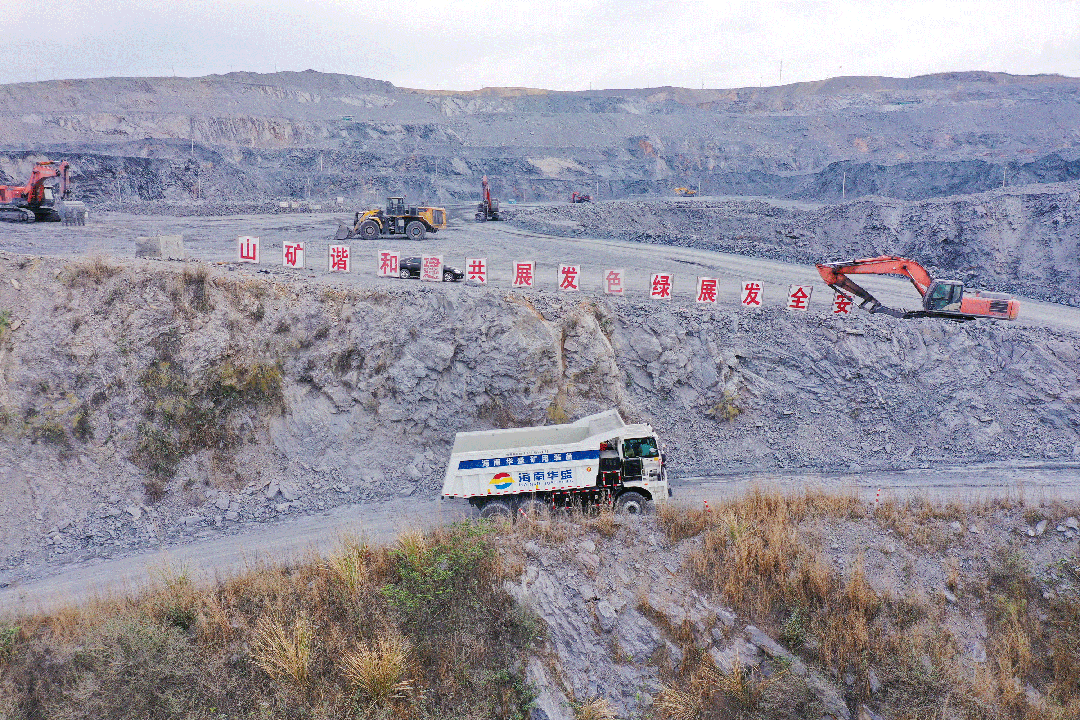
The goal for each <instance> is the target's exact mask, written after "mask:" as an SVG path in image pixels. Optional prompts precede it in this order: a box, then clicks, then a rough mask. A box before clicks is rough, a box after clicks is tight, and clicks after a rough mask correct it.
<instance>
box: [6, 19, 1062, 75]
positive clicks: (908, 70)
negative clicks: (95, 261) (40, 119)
mask: <svg viewBox="0 0 1080 720" xmlns="http://www.w3.org/2000/svg"><path fill="white" fill-rule="evenodd" d="M0 37H3V38H4V48H3V62H2V64H0V83H10V82H22V81H33V80H53V79H60V78H82V77H103V76H116V75H122V76H148V75H149V76H156V75H183V76H198V75H208V74H211V73H225V72H229V71H231V70H249V71H255V72H274V71H276V70H307V69H314V70H321V71H325V72H340V73H347V74H350V75H361V76H364V77H369V78H376V79H379V80H389V81H390V82H392V83H394V84H395V85H399V86H405V87H416V88H428V89H455V90H471V89H475V88H480V87H486V86H529V87H541V88H548V89H556V90H583V89H588V88H589V87H593V88H627V87H654V86H660V85H677V86H684V87H701V86H703V85H704V86H705V87H713V88H728V87H743V86H749V85H776V84H779V83H781V82H782V83H790V82H798V81H805V80H820V79H824V78H829V77H835V76H838V75H888V76H894V77H909V76H912V75H921V74H925V73H934V72H944V71H954V70H991V71H1004V72H1010V73H1018V74H1030V73H1059V74H1062V75H1070V76H1080V0H1042V1H1039V0H1036V1H1033V2H1032V1H1028V2H1024V1H1016V0H1014V1H1012V2H1006V1H1002V0H930V1H927V0H846V1H845V0H786V1H783V0H774V1H763V2H738V3H734V2H732V3H729V2H699V1H695V0H682V1H680V0H664V1H663V2H661V1H659V0H637V1H634V2H631V1H628V0H619V1H617V0H570V1H565V0H547V1H546V2H522V1H520V0H497V1H496V0H468V1H467V2H466V1H462V0H436V1H434V2H411V3H410V2H384V1H383V0H373V1H371V2H361V1H355V0H353V1H350V0H176V1H174V2H171V3H162V2H160V1H156V2H149V1H148V0H127V1H126V2H111V1H108V0H99V1H98V2H91V1H88V0H62V1H56V0H17V1H14V2H6V3H4V7H3V12H2V13H0ZM781 66H782V68H783V70H782V74H781Z"/></svg>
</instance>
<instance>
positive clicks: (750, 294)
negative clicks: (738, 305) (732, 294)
mask: <svg viewBox="0 0 1080 720" xmlns="http://www.w3.org/2000/svg"><path fill="white" fill-rule="evenodd" d="M742 289H743V298H742V304H743V305H761V283H759V282H746V283H743V286H742Z"/></svg>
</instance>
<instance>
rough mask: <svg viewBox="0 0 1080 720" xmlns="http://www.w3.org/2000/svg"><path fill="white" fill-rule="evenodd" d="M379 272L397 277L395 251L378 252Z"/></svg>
mask: <svg viewBox="0 0 1080 720" xmlns="http://www.w3.org/2000/svg"><path fill="white" fill-rule="evenodd" d="M379 274H380V275H390V276H394V277H397V274H398V256H397V253H388V252H381V253H379Z"/></svg>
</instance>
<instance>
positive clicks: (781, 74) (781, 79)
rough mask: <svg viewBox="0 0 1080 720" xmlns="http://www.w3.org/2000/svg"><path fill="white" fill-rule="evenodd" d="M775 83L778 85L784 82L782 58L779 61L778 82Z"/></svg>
mask: <svg viewBox="0 0 1080 720" xmlns="http://www.w3.org/2000/svg"><path fill="white" fill-rule="evenodd" d="M777 84H778V85H783V84H784V61H783V60H781V61H780V82H779V83H777Z"/></svg>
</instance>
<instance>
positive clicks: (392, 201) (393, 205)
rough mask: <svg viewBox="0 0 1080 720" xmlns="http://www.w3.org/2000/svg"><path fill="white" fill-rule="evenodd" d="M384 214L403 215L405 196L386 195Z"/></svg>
mask: <svg viewBox="0 0 1080 720" xmlns="http://www.w3.org/2000/svg"><path fill="white" fill-rule="evenodd" d="M386 214H387V215H390V216H394V215H404V214H405V198H403V197H388V198H386Z"/></svg>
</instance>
